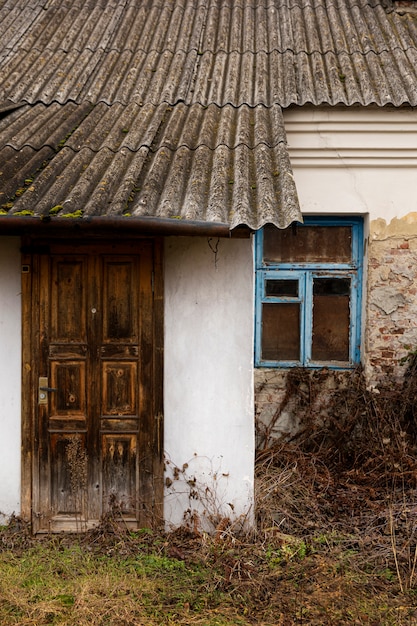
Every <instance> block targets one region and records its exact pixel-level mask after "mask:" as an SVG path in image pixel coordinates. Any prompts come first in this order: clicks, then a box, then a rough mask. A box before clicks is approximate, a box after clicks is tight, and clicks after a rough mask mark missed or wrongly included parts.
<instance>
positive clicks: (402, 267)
mask: <svg viewBox="0 0 417 626" xmlns="http://www.w3.org/2000/svg"><path fill="white" fill-rule="evenodd" d="M367 292H368V297H367V307H366V320H365V346H364V357H365V359H364V363H365V371H366V374H367V378H368V379H369V380H370V381H373V382H374V383H376V384H377V383H378V382H379V381H382V380H384V379H386V377H387V376H388V377H393V378H395V379H400V378H401V377H402V375H403V372H404V367H403V366H402V365H401V364H400V361H401V359H402V358H403V357H405V356H406V355H407V353H408V352H409V351H411V350H415V349H416V348H417V297H416V294H417V238H415V237H412V238H410V239H406V238H404V237H389V238H387V239H383V240H374V241H371V243H370V246H369V263H368V279H367Z"/></svg>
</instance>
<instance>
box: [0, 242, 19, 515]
mask: <svg viewBox="0 0 417 626" xmlns="http://www.w3.org/2000/svg"><path fill="white" fill-rule="evenodd" d="M19 248H20V239H19V238H17V237H16V238H15V237H12V238H9V237H0V353H1V356H2V358H1V359H0V430H1V437H0V519H4V516H6V517H7V516H9V515H10V514H11V513H15V514H16V515H18V514H19V513H20V444H21V431H20V427H21V421H20V420H21V417H20V415H21V408H20V407H21V404H20V397H21V341H20V334H21V295H20V292H21V286H20V272H21V261H20V251H19Z"/></svg>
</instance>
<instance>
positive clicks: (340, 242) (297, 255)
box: [264, 225, 352, 263]
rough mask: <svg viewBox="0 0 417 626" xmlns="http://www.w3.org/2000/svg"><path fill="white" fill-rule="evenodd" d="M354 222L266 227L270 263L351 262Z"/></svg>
mask: <svg viewBox="0 0 417 626" xmlns="http://www.w3.org/2000/svg"><path fill="white" fill-rule="evenodd" d="M351 260H352V227H351V226H290V227H289V228H286V229H285V230H280V229H279V228H275V226H272V225H268V226H265V229H264V261H266V262H267V263H332V262H335V263H350V261H351Z"/></svg>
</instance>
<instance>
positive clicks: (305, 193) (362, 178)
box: [284, 107, 417, 223]
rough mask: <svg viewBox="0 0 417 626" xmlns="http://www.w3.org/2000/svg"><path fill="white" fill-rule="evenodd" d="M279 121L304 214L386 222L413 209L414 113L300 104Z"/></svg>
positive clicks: (416, 200)
mask: <svg viewBox="0 0 417 626" xmlns="http://www.w3.org/2000/svg"><path fill="white" fill-rule="evenodd" d="M284 120H285V128H286V132H287V140H288V149H289V154H290V159H291V164H292V167H293V172H294V178H295V182H296V185H297V191H298V195H299V198H300V204H301V210H302V211H303V212H304V213H317V214H323V213H332V214H337V213H345V214H346V213H348V214H349V213H350V214H352V213H362V214H364V213H368V214H369V217H370V220H374V219H379V218H382V219H384V220H386V222H387V223H388V222H390V221H391V220H392V219H394V218H398V217H402V216H404V215H407V214H408V213H411V212H414V211H417V194H416V193H413V192H412V191H411V190H414V189H416V188H417V111H415V110H412V109H408V108H404V109H392V108H384V109H376V108H369V109H363V108H362V109H359V108H355V107H352V108H346V109H344V108H339V107H335V108H330V107H326V108H322V109H319V108H313V107H303V108H302V109H299V108H298V109H295V108H294V109H289V110H287V111H285V112H284Z"/></svg>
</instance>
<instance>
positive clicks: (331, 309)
mask: <svg viewBox="0 0 417 626" xmlns="http://www.w3.org/2000/svg"><path fill="white" fill-rule="evenodd" d="M349 312H350V279H349V278H314V282H313V341H312V351H311V357H312V359H313V361H348V360H349V318H350V314H349Z"/></svg>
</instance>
